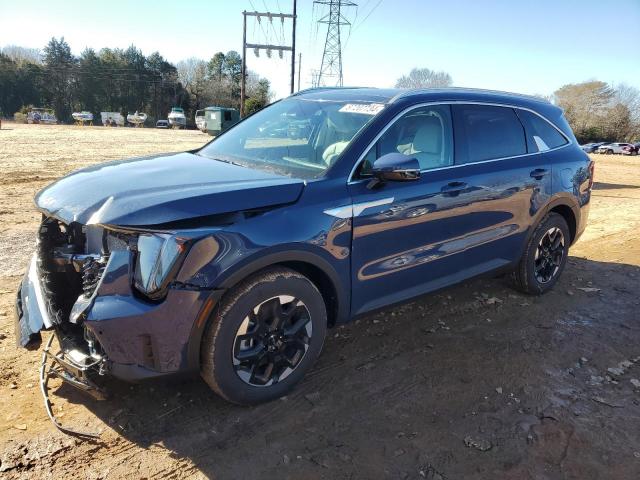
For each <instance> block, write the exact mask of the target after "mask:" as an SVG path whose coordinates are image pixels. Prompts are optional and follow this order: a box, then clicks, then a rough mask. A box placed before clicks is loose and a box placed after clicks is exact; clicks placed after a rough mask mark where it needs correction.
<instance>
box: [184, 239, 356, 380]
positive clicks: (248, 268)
mask: <svg viewBox="0 0 640 480" xmlns="http://www.w3.org/2000/svg"><path fill="white" fill-rule="evenodd" d="M277 266H279V267H286V268H290V269H291V270H294V271H296V272H298V273H300V274H302V275H304V276H306V277H307V278H309V280H311V282H313V284H314V285H315V286H316V287H317V288H318V290H319V291H320V293H321V294H322V297H323V298H324V300H325V304H326V305H327V323H328V325H329V326H333V325H335V324H337V323H344V322H346V321H347V320H348V318H349V315H350V308H351V296H350V288H349V285H345V284H344V282H342V280H341V279H340V275H339V273H338V272H337V270H336V269H335V268H334V267H333V266H332V265H331V263H329V261H327V260H326V259H324V258H323V257H321V256H320V255H318V254H316V253H312V252H309V251H304V250H299V251H291V250H288V251H282V252H275V253H270V254H266V255H260V256H259V257H258V258H255V259H253V260H251V261H249V262H247V263H245V264H243V265H242V266H240V267H238V268H236V269H234V271H233V272H231V273H229V274H228V275H226V276H225V277H224V278H223V280H222V281H221V282H220V284H219V285H218V287H217V288H216V289H215V290H213V291H212V294H211V299H212V302H214V304H213V307H212V308H211V309H210V311H208V312H207V313H206V316H207V320H206V321H205V322H201V324H196V325H194V330H193V331H192V334H191V337H190V340H189V346H188V356H189V365H190V367H191V368H192V369H196V368H199V365H200V349H201V346H202V336H203V334H204V330H205V328H206V325H207V324H208V323H209V321H210V319H211V318H212V317H213V316H214V315H215V312H216V310H217V308H218V304H219V302H220V299H221V298H222V297H223V296H224V294H225V293H226V292H227V291H228V290H230V289H232V288H233V287H234V286H236V285H238V284H239V283H240V282H242V281H243V280H244V279H246V278H248V277H250V276H251V275H254V274H256V273H259V272H261V271H263V270H266V269H268V268H271V267H277ZM221 292H222V293H221ZM210 304H211V303H210Z"/></svg>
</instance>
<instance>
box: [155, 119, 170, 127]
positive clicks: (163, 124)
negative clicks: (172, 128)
mask: <svg viewBox="0 0 640 480" xmlns="http://www.w3.org/2000/svg"><path fill="white" fill-rule="evenodd" d="M156 128H169V121H168V120H158V121H157V122H156Z"/></svg>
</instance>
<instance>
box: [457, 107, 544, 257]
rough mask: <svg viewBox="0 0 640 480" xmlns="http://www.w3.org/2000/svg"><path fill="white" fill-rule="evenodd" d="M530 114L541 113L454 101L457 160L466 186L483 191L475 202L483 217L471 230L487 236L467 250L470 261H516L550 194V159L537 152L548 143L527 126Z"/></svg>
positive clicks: (476, 211) (476, 212) (477, 213)
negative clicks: (535, 219) (480, 198)
mask: <svg viewBox="0 0 640 480" xmlns="http://www.w3.org/2000/svg"><path fill="white" fill-rule="evenodd" d="M531 115H532V116H534V117H535V118H539V117H538V116H537V115H536V114H534V113H532V112H529V111H527V110H522V109H518V108H512V107H509V106H499V105H484V104H458V105H454V107H453V116H454V126H455V129H456V165H457V166H458V167H459V170H460V173H461V176H463V177H464V178H465V182H466V183H467V185H468V188H469V189H471V190H475V191H480V192H483V194H482V195H483V201H482V202H481V203H478V204H477V205H476V208H475V214H476V215H478V216H480V217H481V218H482V219H483V221H482V222H481V223H480V224H479V225H478V226H477V227H478V228H477V230H476V232H475V233H476V235H485V236H486V240H487V241H486V242H484V243H482V244H479V245H477V246H475V247H473V248H472V249H471V250H470V251H469V252H468V254H467V259H468V262H469V263H470V264H472V265H473V264H476V265H478V266H480V265H485V266H487V267H489V266H495V267H499V266H505V265H509V264H514V263H515V262H517V261H518V260H519V259H520V256H521V254H522V251H523V247H524V240H525V238H526V236H527V233H528V231H529V229H530V228H531V225H532V222H533V219H534V217H535V216H536V214H537V212H538V211H539V210H540V208H542V206H543V205H545V204H546V202H547V201H548V200H549V198H550V196H551V194H552V191H551V186H552V185H551V179H552V175H551V174H552V172H551V163H550V161H549V159H548V158H547V157H545V156H544V155H542V153H541V152H542V151H546V150H549V149H550V148H549V147H548V146H547V145H545V144H544V141H543V139H542V136H541V135H539V134H537V131H536V130H535V129H534V128H533V127H532V128H531V129H530V131H527V129H526V128H525V123H527V122H528V123H531V124H533V123H532V122H533V120H532V119H531V118H530V116H531ZM521 118H523V119H525V120H526V122H523V121H522V120H521Z"/></svg>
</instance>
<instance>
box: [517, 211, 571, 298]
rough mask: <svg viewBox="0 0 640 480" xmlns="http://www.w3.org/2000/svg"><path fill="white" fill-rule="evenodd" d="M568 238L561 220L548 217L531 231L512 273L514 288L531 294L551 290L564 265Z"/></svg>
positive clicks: (551, 214)
mask: <svg viewBox="0 0 640 480" xmlns="http://www.w3.org/2000/svg"><path fill="white" fill-rule="evenodd" d="M570 238H571V237H570V233H569V227H568V226H567V222H566V220H565V219H564V217H562V215H559V214H557V213H550V214H548V215H547V216H546V217H545V218H544V219H543V220H542V221H541V222H540V223H539V224H538V226H537V227H536V229H535V230H534V232H533V235H531V238H530V239H529V243H528V244H527V248H526V250H525V252H524V254H523V256H522V259H521V260H520V263H519V264H518V267H517V268H516V269H515V271H514V272H513V280H514V284H515V287H516V288H517V289H518V290H520V291H522V292H524V293H529V294H533V295H541V294H543V293H546V292H547V291H549V290H551V288H553V286H554V285H555V284H556V282H557V281H558V279H559V278H560V274H561V273H562V271H563V270H564V267H565V265H566V263H567V256H568V254H569V243H570V241H571V240H570Z"/></svg>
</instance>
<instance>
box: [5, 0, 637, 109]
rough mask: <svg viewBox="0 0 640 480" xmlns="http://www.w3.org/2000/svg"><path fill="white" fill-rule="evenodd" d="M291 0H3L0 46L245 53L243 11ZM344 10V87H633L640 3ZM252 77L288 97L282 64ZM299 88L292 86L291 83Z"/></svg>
mask: <svg viewBox="0 0 640 480" xmlns="http://www.w3.org/2000/svg"><path fill="white" fill-rule="evenodd" d="M292 3H293V0H182V1H180V2H176V1H163V0H153V1H152V0H135V1H125V0H109V1H106V2H92V1H86V0H85V1H78V0H66V1H65V0H58V1H51V0H47V1H43V0H20V1H19V2H17V1H16V0H0V47H3V46H7V45H20V46H24V47H30V48H40V49H41V48H42V47H44V45H45V44H46V43H47V42H48V40H49V39H50V38H51V37H52V36H55V37H61V36H63V37H64V38H65V39H66V40H67V42H68V43H69V44H70V45H71V48H72V51H73V52H74V54H76V55H78V54H80V52H81V51H82V50H83V49H84V48H86V47H92V48H94V49H96V50H98V49H100V48H102V47H110V48H115V47H120V48H126V47H128V46H129V45H131V44H134V45H135V46H137V47H138V48H140V49H141V50H142V52H143V53H144V54H145V55H148V54H150V53H152V52H153V51H156V50H157V51H159V52H160V53H161V54H162V55H163V56H164V57H165V58H167V59H168V60H170V61H172V62H178V61H179V60H181V59H184V58H188V57H198V58H202V59H205V60H208V59H209V58H211V57H212V56H213V55H214V54H215V53H216V52H218V51H223V52H227V51H229V50H237V51H238V52H241V50H242V11H243V10H247V11H255V10H258V11H266V10H269V11H272V12H276V13H277V12H285V13H288V12H290V11H291V8H292ZM354 3H357V4H358V6H357V7H347V8H345V9H344V16H345V17H346V19H347V20H349V21H350V22H351V23H352V26H351V27H347V26H345V27H343V29H342V33H341V39H342V43H343V72H344V84H345V85H358V86H374V87H392V86H394V84H395V81H396V80H397V79H398V78H399V77H400V76H402V75H403V74H407V73H408V72H409V71H410V70H411V69H412V68H414V67H419V68H423V67H426V68H430V69H432V70H444V71H446V72H448V73H449V74H450V75H451V76H452V78H453V82H454V85H455V86H461V87H475V88H488V89H496V90H505V91H512V92H519V93H527V94H543V95H548V94H551V93H553V91H555V90H556V89H558V88H559V87H561V86H562V85H565V84H568V83H577V82H582V81H586V80H591V79H598V80H603V81H605V82H609V83H612V84H618V83H626V84H628V85H632V86H635V87H637V88H640V0H615V1H613V0H610V1H609V2H603V1H602V0H535V1H520V0H446V1H442V0H354ZM326 11H327V7H326V6H322V5H314V4H313V2H312V0H298V26H297V42H296V43H297V51H298V52H301V53H302V69H301V80H302V81H301V83H302V88H308V87H310V86H311V80H312V71H313V70H318V69H319V68H320V64H321V60H322V51H323V47H324V42H325V37H326V28H327V27H326V25H323V24H318V23H317V20H318V19H319V18H320V17H322V16H323V15H324V14H326ZM247 37H248V39H247V40H248V41H249V42H252V43H273V42H277V41H278V40H280V41H283V40H284V41H285V42H286V43H289V42H290V41H291V23H290V21H288V20H287V21H286V22H285V24H284V29H283V28H282V27H281V25H280V21H279V20H274V23H273V26H271V25H269V23H268V21H267V20H266V19H263V21H262V23H261V24H257V23H256V22H255V21H254V20H253V19H251V18H250V19H248V23H247ZM247 65H248V68H249V69H250V70H253V71H256V72H257V73H258V74H260V75H261V76H264V77H266V78H268V79H269V80H270V81H271V84H272V87H273V89H274V91H275V92H276V98H280V97H283V96H286V95H288V94H289V82H290V78H289V72H290V57H289V56H288V54H286V55H285V58H284V59H283V60H280V59H279V58H278V55H277V54H274V55H273V56H272V58H271V59H268V58H266V55H265V54H264V52H262V53H261V56H260V58H256V57H255V55H254V53H253V51H251V50H250V51H248V52H247ZM296 88H297V83H296Z"/></svg>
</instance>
